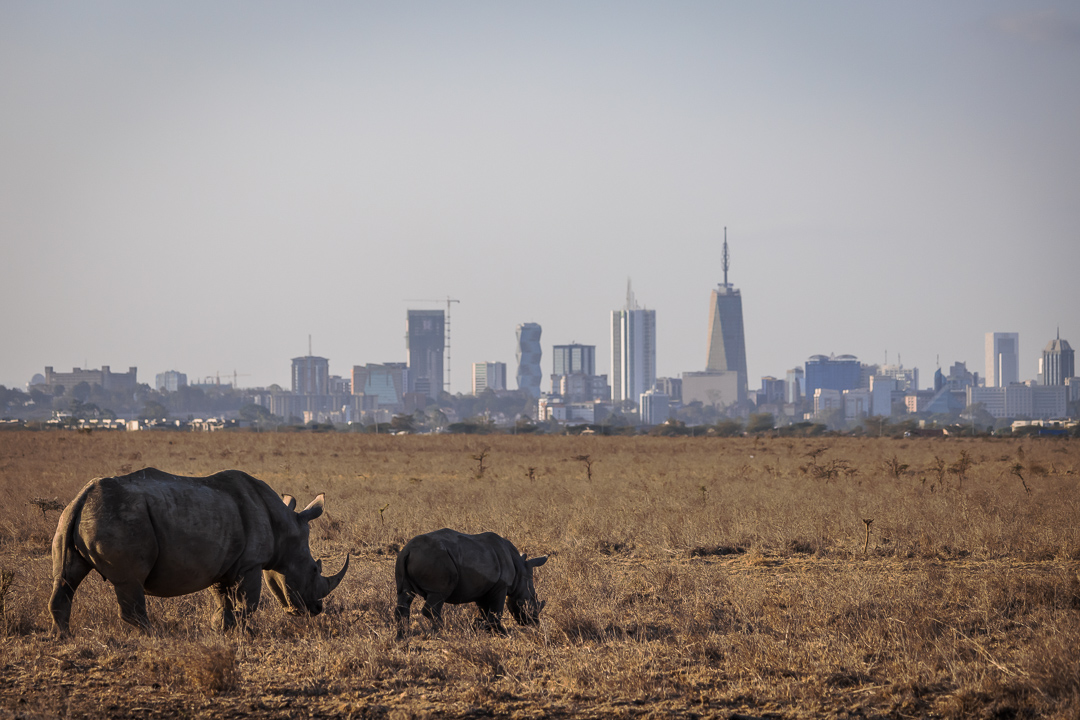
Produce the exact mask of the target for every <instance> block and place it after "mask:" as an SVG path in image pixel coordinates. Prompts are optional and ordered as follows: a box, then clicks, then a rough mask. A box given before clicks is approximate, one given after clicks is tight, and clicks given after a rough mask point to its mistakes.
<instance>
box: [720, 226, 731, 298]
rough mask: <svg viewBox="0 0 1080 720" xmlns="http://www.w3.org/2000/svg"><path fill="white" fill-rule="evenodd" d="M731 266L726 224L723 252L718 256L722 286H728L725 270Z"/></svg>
mask: <svg viewBox="0 0 1080 720" xmlns="http://www.w3.org/2000/svg"><path fill="white" fill-rule="evenodd" d="M730 266H731V256H730V255H729V254H728V249H727V226H726V225H725V226H724V252H723V254H722V255H721V256H720V267H722V268H723V269H724V287H728V281H727V271H728V268H729V267H730Z"/></svg>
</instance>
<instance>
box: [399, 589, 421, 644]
mask: <svg viewBox="0 0 1080 720" xmlns="http://www.w3.org/2000/svg"><path fill="white" fill-rule="evenodd" d="M415 597H416V595H414V594H413V593H412V592H411V591H409V590H403V591H401V592H399V593H398V596H397V606H396V607H395V608H394V622H395V623H396V624H397V639H398V640H401V639H402V638H404V637H405V633H406V632H408V630H409V612H410V610H412V602H413V598H415Z"/></svg>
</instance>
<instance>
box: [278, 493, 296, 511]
mask: <svg viewBox="0 0 1080 720" xmlns="http://www.w3.org/2000/svg"><path fill="white" fill-rule="evenodd" d="M281 502H283V503H285V507H287V508H289V509H290V510H295V509H296V498H294V497H293V496H292V495H282V496H281Z"/></svg>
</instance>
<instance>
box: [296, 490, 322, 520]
mask: <svg viewBox="0 0 1080 720" xmlns="http://www.w3.org/2000/svg"><path fill="white" fill-rule="evenodd" d="M324 499H325V496H324V495H323V494H322V493H319V494H318V495H316V496H315V499H314V500H312V501H311V502H310V503H309V504H308V506H307V507H306V508H304V509H303V510H301V511H300V512H298V513H296V514H297V516H298V517H299V519H300V520H301V521H302V522H311V521H312V520H314V519H315V518H317V517H319V516H320V515H322V511H323V500H324Z"/></svg>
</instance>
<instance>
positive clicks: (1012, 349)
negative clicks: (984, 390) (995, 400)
mask: <svg viewBox="0 0 1080 720" xmlns="http://www.w3.org/2000/svg"><path fill="white" fill-rule="evenodd" d="M1017 382H1020V333H996V332H988V333H986V387H1008V385H1009V384H1010V383H1017Z"/></svg>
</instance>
